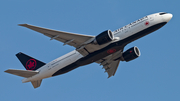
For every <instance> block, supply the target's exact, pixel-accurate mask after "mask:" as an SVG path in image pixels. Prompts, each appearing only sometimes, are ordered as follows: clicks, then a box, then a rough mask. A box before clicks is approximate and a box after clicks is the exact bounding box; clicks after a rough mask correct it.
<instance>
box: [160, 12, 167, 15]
mask: <svg viewBox="0 0 180 101" xmlns="http://www.w3.org/2000/svg"><path fill="white" fill-rule="evenodd" d="M163 14H167V13H165V12H162V13H159V15H163Z"/></svg>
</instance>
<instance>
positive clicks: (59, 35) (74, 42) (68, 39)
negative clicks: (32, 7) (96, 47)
mask: <svg viewBox="0 0 180 101" xmlns="http://www.w3.org/2000/svg"><path fill="white" fill-rule="evenodd" d="M19 26H23V27H27V28H29V29H32V30H34V31H37V32H40V33H42V34H44V35H46V36H48V37H50V38H51V40H52V39H56V40H58V41H61V42H63V43H64V45H66V44H68V45H70V46H74V47H75V48H79V47H80V46H81V45H82V44H83V43H85V42H86V41H88V40H90V39H91V38H94V36H89V35H81V34H75V33H69V32H63V31H56V30H52V29H46V28H42V27H37V26H33V25H29V24H19Z"/></svg>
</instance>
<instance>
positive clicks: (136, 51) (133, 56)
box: [122, 46, 141, 62]
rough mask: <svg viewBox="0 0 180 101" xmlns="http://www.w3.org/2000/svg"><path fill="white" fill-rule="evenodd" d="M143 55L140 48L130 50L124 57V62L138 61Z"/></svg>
mask: <svg viewBox="0 0 180 101" xmlns="http://www.w3.org/2000/svg"><path fill="white" fill-rule="evenodd" d="M140 55H141V53H140V51H139V49H138V47H136V46H135V47H132V48H130V49H128V50H127V51H125V52H124V53H123V54H122V56H123V59H124V61H126V62H129V61H131V60H134V59H136V58H137V57H139V56H140Z"/></svg>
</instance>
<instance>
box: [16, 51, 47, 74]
mask: <svg viewBox="0 0 180 101" xmlns="http://www.w3.org/2000/svg"><path fill="white" fill-rule="evenodd" d="M16 56H17V58H18V59H19V60H20V62H21V63H22V64H23V66H24V67H25V68H26V70H34V71H35V70H37V69H38V68H40V67H42V66H44V65H45V63H43V62H41V61H39V60H37V59H34V58H32V57H30V56H28V55H26V54H24V53H21V52H19V53H18V54H16Z"/></svg>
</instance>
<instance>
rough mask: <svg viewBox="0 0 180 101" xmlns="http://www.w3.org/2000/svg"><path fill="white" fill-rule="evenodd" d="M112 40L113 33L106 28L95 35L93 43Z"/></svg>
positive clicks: (100, 43)
mask: <svg viewBox="0 0 180 101" xmlns="http://www.w3.org/2000/svg"><path fill="white" fill-rule="evenodd" d="M112 40H114V35H113V34H112V32H111V31H110V30H106V31H104V32H102V33H100V34H99V35H97V36H96V37H95V40H94V41H93V43H95V44H98V45H102V44H105V43H108V42H110V41H112Z"/></svg>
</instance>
